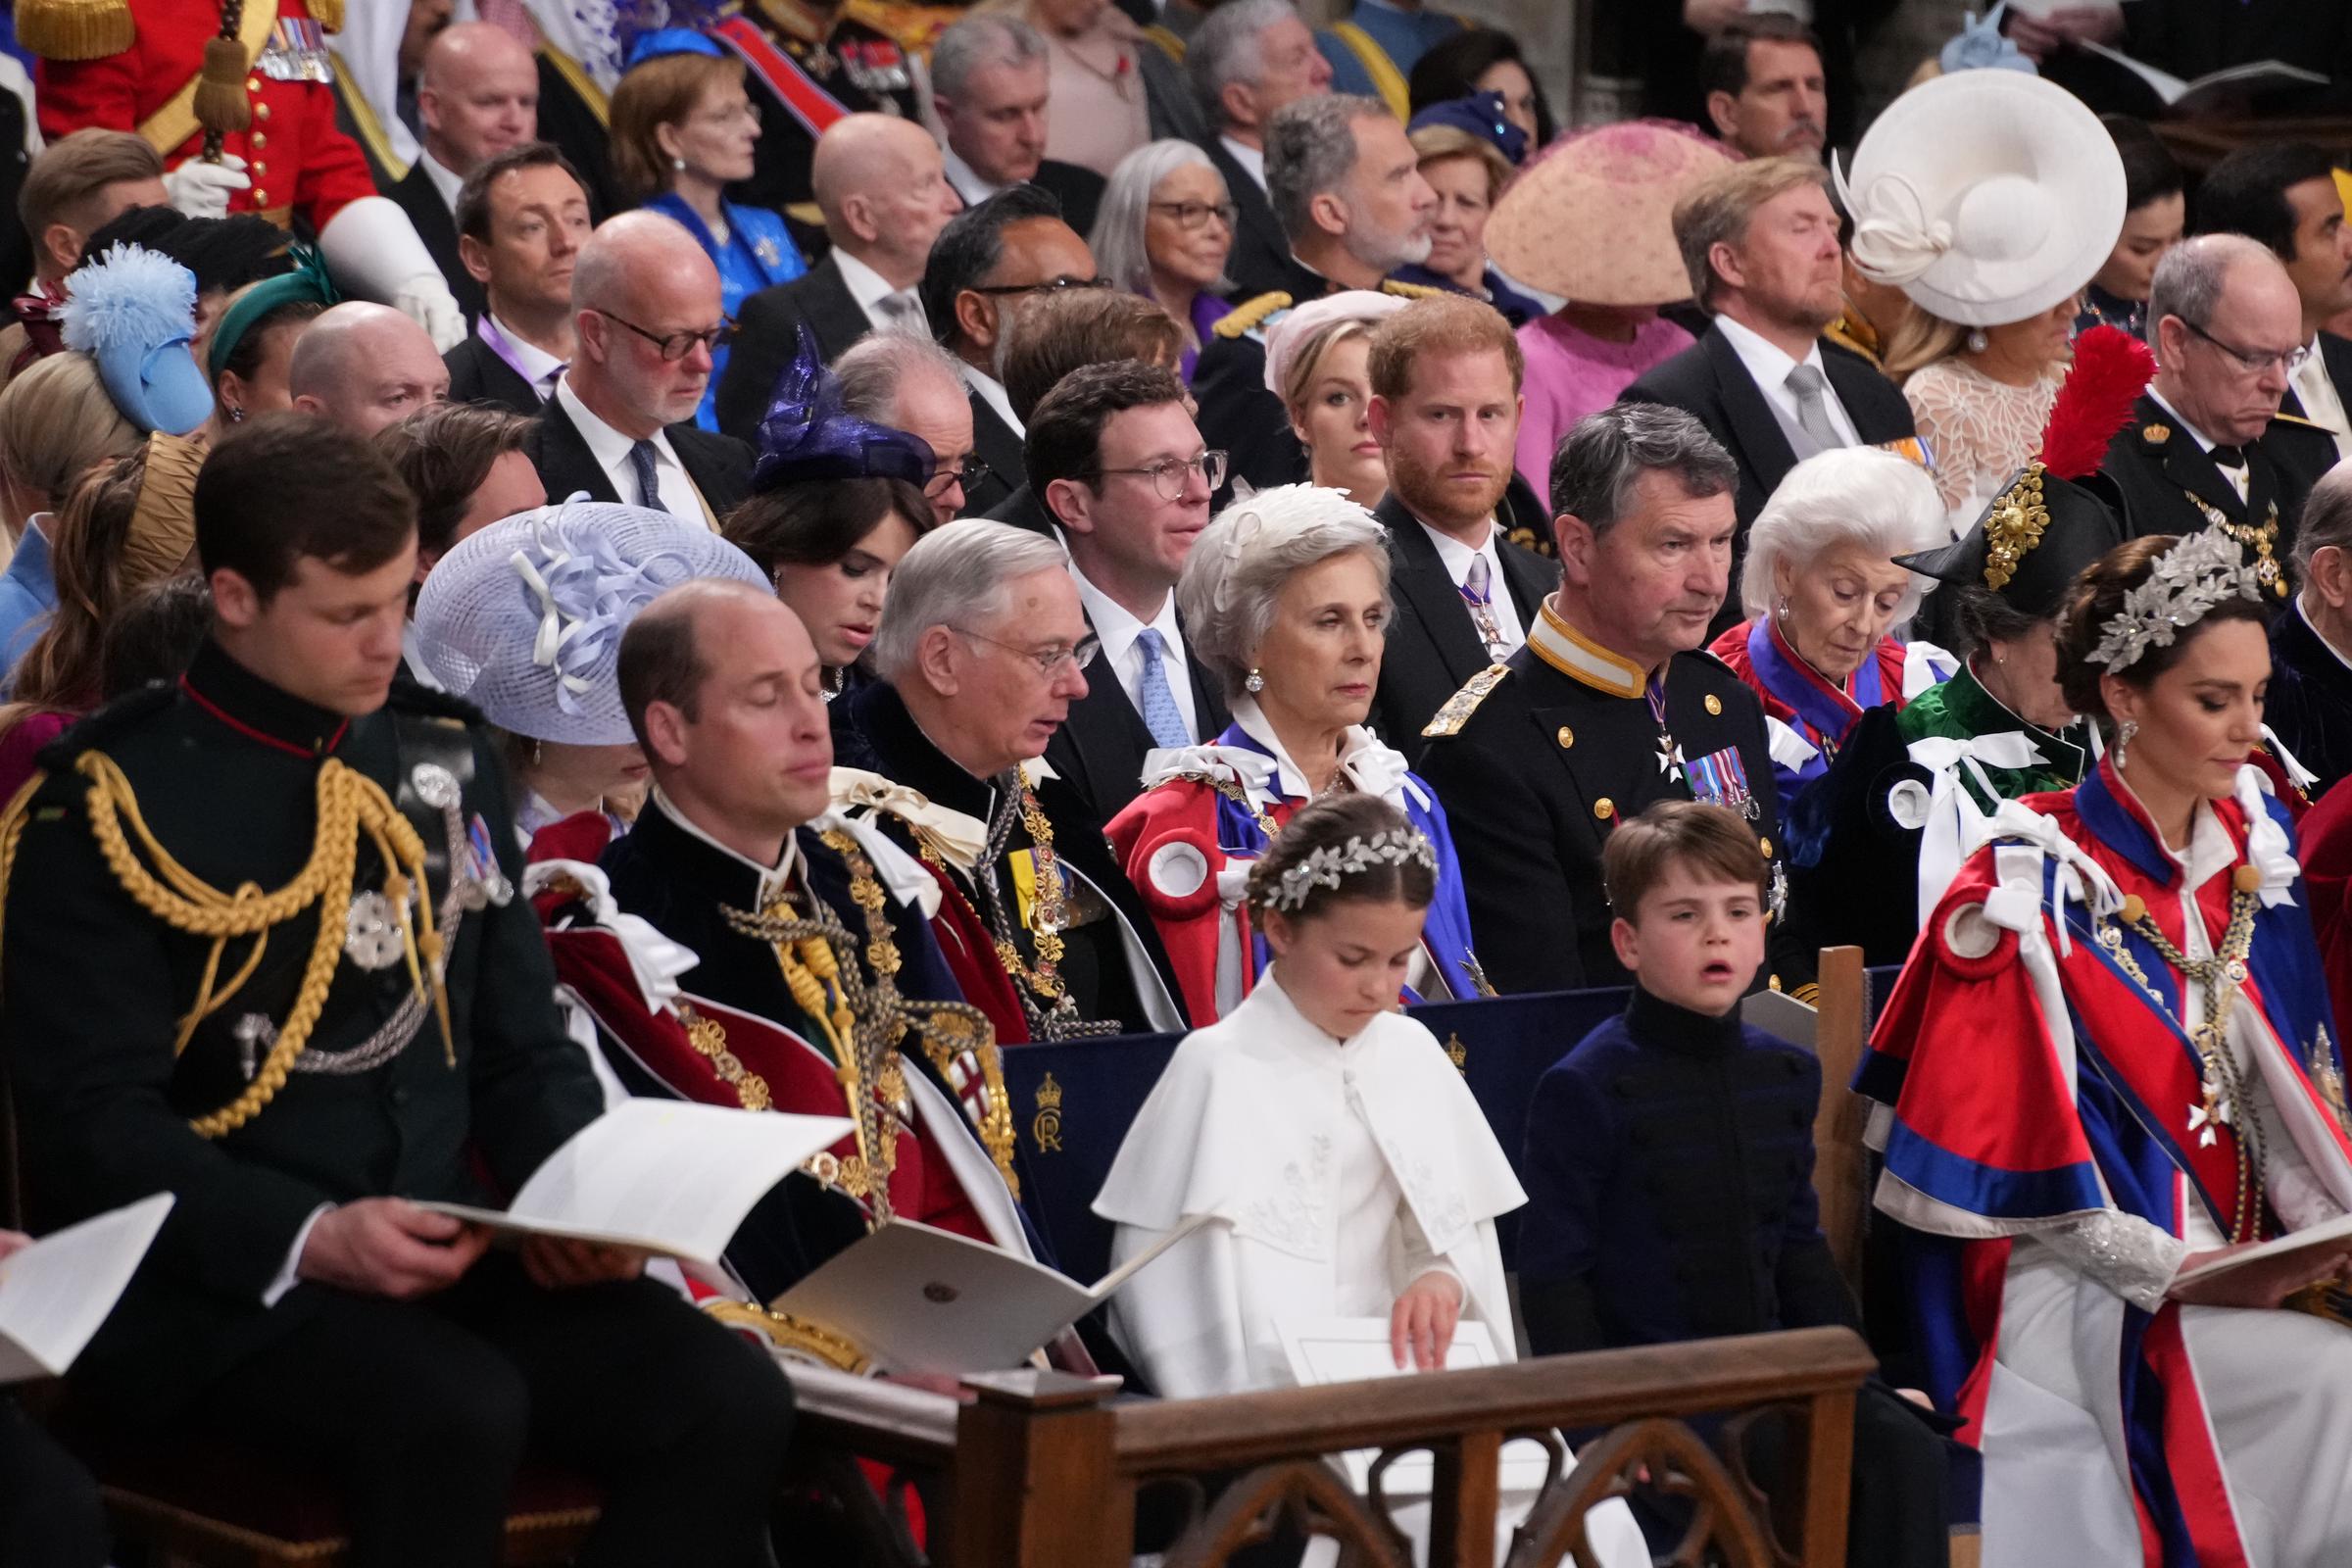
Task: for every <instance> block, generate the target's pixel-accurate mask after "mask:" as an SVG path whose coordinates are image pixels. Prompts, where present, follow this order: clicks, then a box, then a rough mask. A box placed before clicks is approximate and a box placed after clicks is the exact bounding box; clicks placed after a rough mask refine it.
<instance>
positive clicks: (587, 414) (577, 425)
mask: <svg viewBox="0 0 2352 1568" xmlns="http://www.w3.org/2000/svg"><path fill="white" fill-rule="evenodd" d="M556 401H557V402H558V403H560V404H562V405H563V406H564V413H565V414H567V415H569V416H570V417H571V424H572V428H573V429H575V430H577V431H579V432H580V439H581V440H582V441H585V442H587V443H588V455H589V456H590V457H592V458H594V459H595V460H596V466H598V467H600V468H602V469H604V470H605V477H607V478H609V479H611V480H612V481H613V492H614V494H616V495H624V496H625V495H628V494H630V493H631V492H632V491H633V490H634V489H635V488H636V480H635V479H634V478H633V477H632V476H631V475H630V473H629V449H630V448H631V447H633V446H635V445H636V444H637V442H636V438H635V437H633V436H626V435H622V434H621V433H620V432H619V431H618V430H615V429H613V427H612V426H611V425H609V424H607V423H606V422H605V421H604V420H602V419H600V418H598V417H597V416H596V413H595V411H593V410H592V409H590V408H589V407H588V405H587V404H585V403H582V402H581V401H580V395H579V394H578V393H577V392H574V391H573V390H572V389H571V377H570V376H569V375H566V376H564V378H563V379H562V380H560V381H558V382H557V383H556ZM646 439H647V440H649V441H651V442H652V443H653V444H654V468H655V470H656V472H657V474H659V473H660V471H661V470H662V469H663V468H675V469H677V470H678V472H680V473H681V474H682V473H684V472H685V471H686V466H685V465H684V464H682V463H680V462H679V461H678V455H677V453H676V452H675V451H673V450H672V449H671V447H670V444H669V432H668V431H666V430H656V431H655V432H654V433H653V434H652V435H650V436H648V437H646ZM624 481H625V482H624ZM551 499H556V500H561V499H562V498H561V497H555V498H551Z"/></svg>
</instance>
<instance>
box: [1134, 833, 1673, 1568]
mask: <svg viewBox="0 0 2352 1568" xmlns="http://www.w3.org/2000/svg"><path fill="white" fill-rule="evenodd" d="M1436 875H1437V857H1436V855H1435V854H1434V853H1433V851H1432V849H1431V846H1430V843H1429V841H1428V839H1427V838H1425V837H1424V836H1423V835H1422V834H1420V833H1419V832H1418V831H1416V830H1415V829H1414V828H1413V827H1412V826H1411V824H1410V823H1408V822H1407V821H1406V820H1405V818H1404V815H1403V813H1402V812H1400V811H1398V810H1397V809H1396V808H1395V807H1393V806H1390V805H1389V804H1388V803H1387V802H1385V801H1383V800H1381V799H1379V798H1377V797H1374V796H1368V795H1353V794H1338V795H1327V796H1325V797H1323V798H1321V799H1319V800H1316V801H1313V802H1311V803H1309V804H1308V805H1306V806H1304V807H1302V808H1300V809H1299V812H1298V813H1297V814H1296V815H1295V816H1293V817H1292V818H1291V820H1290V821H1289V822H1288V823H1286V824H1285V825H1284V827H1283V830H1282V831H1281V832H1280V833H1279V834H1277V835H1276V836H1275V838H1274V840H1273V842H1272V844H1271V846H1270V847H1269V848H1268V850H1267V852H1266V854H1265V855H1264V856H1263V857H1262V858H1259V859H1258V861H1257V862H1256V863H1255V864H1254V865H1253V866H1252V867H1251V868H1250V885H1249V894H1248V896H1249V899H1250V904H1251V905H1252V906H1253V907H1255V908H1256V909H1257V910H1258V911H1259V918H1260V919H1261V921H1262V924H1261V926H1260V929H1261V930H1263V931H1264V933H1265V936H1266V941H1267V944H1268V946H1269V947H1270V948H1271V949H1272V950H1273V953H1274V959H1273V962H1272V963H1271V964H1270V965H1269V966H1268V968H1267V969H1266V972H1265V975H1264V977H1263V978H1262V979H1261V980H1260V981H1259V983H1258V985H1257V987H1256V988H1255V989H1254V990H1252V991H1251V992H1250V994H1249V996H1248V997H1246V998H1245V999H1243V1001H1242V1003H1241V1004H1240V1005H1238V1006H1236V1007H1235V1008H1234V1009H1233V1010H1232V1011H1231V1012H1229V1013H1227V1014H1226V1015H1225V1016H1224V1017H1223V1018H1222V1019H1221V1020H1219V1021H1218V1022H1217V1023H1216V1024H1214V1025H1213V1026H1211V1027H1209V1028H1206V1029H1200V1030H1196V1031H1194V1032H1193V1033H1192V1034H1190V1035H1188V1036H1186V1037H1185V1040H1184V1043H1183V1044H1182V1045H1181V1046H1179V1047H1177V1049H1176V1054H1175V1056H1174V1057H1173V1058H1171V1059H1170V1061H1169V1063H1168V1066H1167V1070H1166V1071H1165V1072H1164V1073H1163V1074H1162V1075H1161V1077H1160V1080H1159V1083H1158V1085H1157V1086H1156V1087H1155V1088H1154V1089H1153V1090H1152V1095H1151V1098H1150V1099H1148V1100H1147V1101H1145V1102H1144V1105H1143V1108H1142V1109H1141V1110H1140V1111H1139V1112H1137V1114H1136V1118H1135V1123H1134V1125H1133V1126H1132V1127H1131V1128H1129V1130H1128V1133H1127V1139H1126V1142H1125V1143H1124V1144H1122V1145H1121V1146H1120V1149H1119V1154H1118V1158H1117V1159H1116V1160H1115V1161H1114V1162H1113V1163H1112V1165H1111V1170H1110V1175H1109V1177H1108V1179H1107V1180H1106V1181H1104V1183H1103V1191H1102V1193H1101V1195H1100V1196H1099V1197H1097V1198H1096V1200H1095V1212H1096V1213H1098V1214H1100V1215H1102V1216H1103V1218H1104V1219H1107V1220H1110V1221H1112V1222H1113V1223H1114V1224H1115V1225H1116V1226H1117V1231H1116V1234H1115V1239H1114V1241H1113V1243H1112V1259H1113V1261H1114V1263H1115V1262H1119V1261H1123V1260H1125V1259H1126V1258H1128V1257H1132V1256H1134V1255H1135V1254H1136V1253H1137V1252H1139V1251H1141V1250H1144V1249H1146V1248H1149V1247H1151V1246H1152V1244H1153V1243H1154V1242H1156V1241H1157V1240H1159V1238H1160V1237H1161V1236H1163V1235H1164V1234H1165V1233H1166V1232H1168V1231H1170V1230H1172V1229H1174V1228H1175V1227H1176V1226H1177V1225H1178V1224H1180V1223H1182V1222H1183V1221H1184V1220H1186V1219H1188V1218H1190V1217H1191V1216H1193V1215H1195V1214H1211V1215H1214V1216H1216V1217H1217V1218H1218V1219H1220V1220H1222V1221H1223V1222H1224V1223H1222V1224H1212V1225H1207V1226H1204V1227H1202V1228H1201V1230H1199V1231H1197V1232H1195V1233H1194V1234H1193V1235H1192V1236H1190V1237H1187V1238H1186V1239H1185V1240H1184V1241H1182V1242H1179V1243H1178V1244H1176V1247H1175V1248H1174V1249H1173V1255H1172V1256H1170V1257H1168V1258H1165V1259H1162V1260H1161V1261H1159V1262H1158V1263H1157V1264H1155V1265H1154V1266H1153V1267H1152V1268H1150V1269H1148V1270H1146V1271H1144V1272H1143V1273H1141V1274H1139V1275H1138V1276H1137V1277H1136V1278H1135V1280H1134V1281H1133V1282H1132V1283H1131V1284H1130V1285H1128V1287H1127V1288H1126V1289H1124V1290H1123V1291H1121V1292H1120V1293H1119V1294H1118V1295H1117V1296H1116V1297H1114V1298H1112V1300H1111V1305H1110V1314H1111V1330H1112V1333H1113V1335H1114V1336H1115V1337H1116V1338H1117V1339H1118V1341H1119V1345H1120V1348H1122V1349H1124V1350H1125V1351H1126V1352H1127V1354H1128V1355H1129V1356H1130V1357H1131V1358H1132V1359H1133V1360H1134V1362H1135V1363H1136V1366H1137V1367H1138V1369H1139V1370H1140V1371H1141V1372H1142V1373H1143V1375H1144V1376H1145V1377H1146V1378H1147V1379H1148V1380H1149V1381H1150V1382H1151V1384H1152V1388H1153V1389H1154V1390H1155V1391H1156V1392H1157V1393H1158V1394H1160V1395H1161V1396H1162V1397H1166V1398H1195V1397H1204V1396H1208V1395H1217V1394H1235V1393H1241V1392H1243V1391H1246V1390H1250V1389H1266V1388H1278V1387H1282V1386H1285V1385H1287V1384H1289V1383H1291V1382H1292V1377H1291V1372H1290V1367H1289V1362H1288V1360H1287V1358H1286V1357H1285V1355H1284V1353H1283V1348H1282V1332H1281V1325H1282V1323H1283V1322H1284V1321H1285V1320H1286V1319H1287V1320H1294V1321H1302V1320H1309V1319H1317V1318H1334V1317H1383V1318H1386V1319H1388V1321H1389V1334H1390V1349H1391V1352H1392V1353H1393V1355H1394V1356H1395V1358H1396V1363H1397V1367H1398V1368H1399V1369H1400V1370H1423V1369H1434V1368H1440V1367H1443V1366H1444V1365H1445V1364H1446V1349H1447V1348H1448V1347H1449V1346H1450V1345H1451V1343H1452V1340H1453V1336H1454V1329H1455V1326H1456V1324H1457V1323H1458V1322H1459V1321H1460V1320H1461V1319H1463V1318H1465V1317H1468V1318H1472V1319H1476V1320H1478V1321H1480V1322H1483V1323H1484V1324H1486V1326H1487V1330H1488V1333H1489V1335H1490V1337H1491V1338H1492V1340H1493V1342H1494V1345H1495V1353H1496V1355H1497V1356H1498V1357H1500V1358H1501V1359H1503V1360H1511V1359H1515V1358H1516V1355H1517V1344H1518V1341H1517V1333H1516V1331H1515V1329H1514V1327H1513V1325H1512V1322H1511V1307H1510V1298H1509V1296H1508V1294H1507V1291H1506V1288H1505V1286H1504V1282H1503V1272H1502V1255H1501V1252H1500V1251H1499V1250H1498V1249H1497V1247H1496V1245H1495V1215H1497V1214H1504V1213H1508V1212H1509V1211H1511V1210H1512V1209H1514V1208H1517V1207H1518V1206H1519V1205H1520V1204H1522V1203H1524V1202H1526V1201H1527V1195H1526V1194H1525V1193H1524V1192H1523V1191H1521V1189H1520V1186H1519V1180H1518V1178H1517V1177H1516V1176H1515V1175H1513V1174H1512V1171H1511V1166H1510V1161H1509V1160H1508V1159H1507V1158H1505V1156H1504V1154H1503V1152H1502V1150H1501V1148H1500V1147H1499V1146H1498V1145H1497V1144H1496V1143H1495V1135H1494V1133H1493V1132H1492V1131H1491V1130H1490V1129H1489V1127H1488V1125H1487V1121H1486V1117H1485V1116H1484V1115H1483V1114H1482V1113H1481V1112H1480V1110H1479V1108H1478V1103H1477V1102H1476V1101H1475V1100H1473V1099H1472V1098H1471V1096H1470V1091H1469V1088H1468V1087H1467V1086H1466V1085H1465V1084H1464V1083H1463V1082H1462V1078H1461V1075H1460V1073H1458V1072H1457V1071H1456V1070H1455V1069H1454V1066H1453V1063H1452V1062H1451V1060H1449V1059H1448V1058H1447V1056H1446V1052H1445V1050H1444V1048H1443V1047H1441V1046H1440V1045H1439V1044H1438V1042H1437V1039H1436V1037H1435V1036H1433V1035H1432V1034H1431V1033H1430V1032H1429V1030H1428V1029H1427V1028H1425V1027H1424V1026H1422V1025H1421V1024H1419V1023H1417V1022H1415V1021H1414V1020H1412V1019H1410V1018H1407V1017H1405V1016H1404V1015H1403V1014H1401V1013H1400V1012H1398V1011H1397V1010H1396V1009H1397V993H1398V991H1399V989H1400V988H1401V986H1402V985H1403V981H1404V972H1405V969H1406V967H1407V965H1409V964H1410V963H1411V961H1412V958H1413V956H1414V955H1415V953H1417V952H1418V951H1419V946H1420V939H1421V920H1422V915H1423V913H1424V911H1426V910H1427V909H1428V907H1429V904H1430V899H1431V895H1432V890H1433V887H1434V885H1435V879H1436ZM1512 1501H1513V1499H1511V1498H1507V1497H1506V1498H1505V1510H1504V1511H1505V1513H1506V1515H1508V1514H1510V1513H1511V1512H1512V1511H1513V1510H1512V1509H1511V1507H1510V1503H1511V1502H1512ZM1524 1501H1525V1499H1522V1506H1524ZM1606 1509H1607V1513H1608V1515H1609V1517H1606V1518H1604V1517H1603V1515H1602V1512H1601V1511H1600V1510H1595V1512H1594V1515H1593V1528H1594V1530H1595V1544H1596V1545H1598V1546H1600V1549H1601V1551H1602V1553H1603V1560H1604V1561H1607V1562H1610V1563H1612V1564H1615V1563H1619V1562H1625V1563H1639V1564H1646V1563H1647V1562H1648V1561H1649V1558H1648V1555H1647V1552H1646V1549H1645V1548H1644V1547H1643V1546H1642V1541H1641V1534H1640V1531H1639V1530H1638V1529H1637V1528H1636V1526H1635V1525H1634V1522H1633V1519H1632V1516H1631V1515H1630V1514H1629V1513H1627V1512H1626V1511H1625V1509H1624V1505H1623V1504H1622V1503H1611V1504H1607V1505H1606ZM1620 1527H1621V1528H1620Z"/></svg>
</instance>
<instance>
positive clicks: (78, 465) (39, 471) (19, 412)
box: [0, 352, 146, 521]
mask: <svg viewBox="0 0 2352 1568" xmlns="http://www.w3.org/2000/svg"><path fill="white" fill-rule="evenodd" d="M145 443H146V437H145V436H143V435H141V434H140V433H139V432H138V430H137V429H136V428H135V427H134V426H133V425H132V424H131V422H130V421H129V420H128V419H125V418H123V413H122V411H121V410H120V409H117V408H116V407H115V400H114V399H113V398H111V397H109V396H108V395H107V391H106V384H105V383H104V382H103V381H101V380H99V378H98V366H97V363H96V362H95V361H93V360H92V359H91V358H90V357H89V356H88V355H86V354H75V353H71V352H68V353H64V354H52V355H50V356H49V357H48V358H46V359H43V360H37V361H35V362H34V363H33V364H31V365H28V366H26V367H25V369H24V371H23V373H21V374H19V375H18V376H16V377H15V378H14V379H13V380H11V381H10V382H9V383H8V386H7V388H6V389H5V390H0V473H5V474H7V476H8V478H9V480H10V482H11V483H13V484H16V485H17V486H19V487H20V488H23V489H25V490H29V491H32V492H34V493H35V494H37V495H39V496H40V497H41V498H42V502H43V505H44V509H45V510H47V511H50V512H57V511H60V510H62V509H63V508H64V506H65V504H66V497H67V496H69V495H71V494H72V493H73V486H74V482H75V481H76V480H78V479H79V478H80V477H81V476H82V475H83V474H84V473H86V472H88V471H89V469H90V468H91V467H92V466H94V465H97V464H101V463H106V462H109V461H111V460H113V459H117V458H127V457H129V456H130V455H131V454H132V453H134V452H136V451H138V450H139V448H140V447H141V446H143V445H144V444H145ZM11 520H12V521H18V520H22V519H15V518H12V519H11Z"/></svg>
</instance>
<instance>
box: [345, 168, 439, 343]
mask: <svg viewBox="0 0 2352 1568" xmlns="http://www.w3.org/2000/svg"><path fill="white" fill-rule="evenodd" d="M319 252H320V254H321V255H323V256H324V257H325V258H326V270H327V273H328V275H329V276H331V277H332V278H333V279H334V280H335V283H336V285H337V286H338V287H340V288H341V289H342V290H343V291H344V292H345V293H346V294H351V295H355V296H357V297H359V298H361V299H369V300H374V301H375V302H376V303H378V304H380V305H389V306H391V307H392V308H393V309H394V310H396V311H399V312H400V313H401V314H402V315H404V316H406V317H408V318H409V319H412V320H414V321H415V322H416V323H417V325H418V326H421V327H423V328H424V329H425V331H426V332H427V333H428V334H430V335H431V337H432V340H433V347H435V348H437V349H439V350H441V351H442V352H443V353H445V354H446V353H448V352H449V351H450V350H451V349H453V348H456V347H457V346H458V345H459V344H460V343H463V342H464V341H466V313H465V312H463V311H461V310H459V309H458V302H457V300H456V299H455V298H454V297H453V296H452V295H451V294H450V292H449V283H448V281H447V280H446V279H445V278H443V277H442V275H441V270H440V269H439V268H437V267H435V266H434V265H433V258H432V254H431V253H430V252H428V251H427V250H426V249H425V248H424V241H422V240H420V239H418V238H417V229H416V227H415V225H414V224H412V223H411V222H410V221H409V215H408V214H406V213H404V212H402V211H401V210H400V209H399V208H398V207H397V206H395V205H394V204H393V203H392V202H391V201H389V200H387V199H386V198H384V197H382V196H363V197H361V198H360V199H359V200H358V201H356V202H353V203H352V204H351V205H350V206H348V207H345V208H344V209H343V210H342V211H341V212H338V213H337V214H335V216H334V217H333V218H331V219H329V220H327V223H326V227H324V228H322V229H320V230H319Z"/></svg>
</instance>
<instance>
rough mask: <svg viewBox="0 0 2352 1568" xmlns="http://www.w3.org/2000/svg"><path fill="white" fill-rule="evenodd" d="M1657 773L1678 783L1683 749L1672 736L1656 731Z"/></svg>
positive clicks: (1681, 774)
mask: <svg viewBox="0 0 2352 1568" xmlns="http://www.w3.org/2000/svg"><path fill="white" fill-rule="evenodd" d="M1658 771H1659V772H1661V773H1663V774H1665V775H1666V777H1667V779H1668V780H1669V781H1670V782H1672V781H1678V780H1680V779H1681V778H1682V776H1683V749H1682V747H1681V746H1680V745H1679V744H1677V742H1676V741H1675V738H1674V737H1673V736H1672V735H1669V734H1667V733H1666V732H1665V731H1664V730H1660V731H1658Z"/></svg>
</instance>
